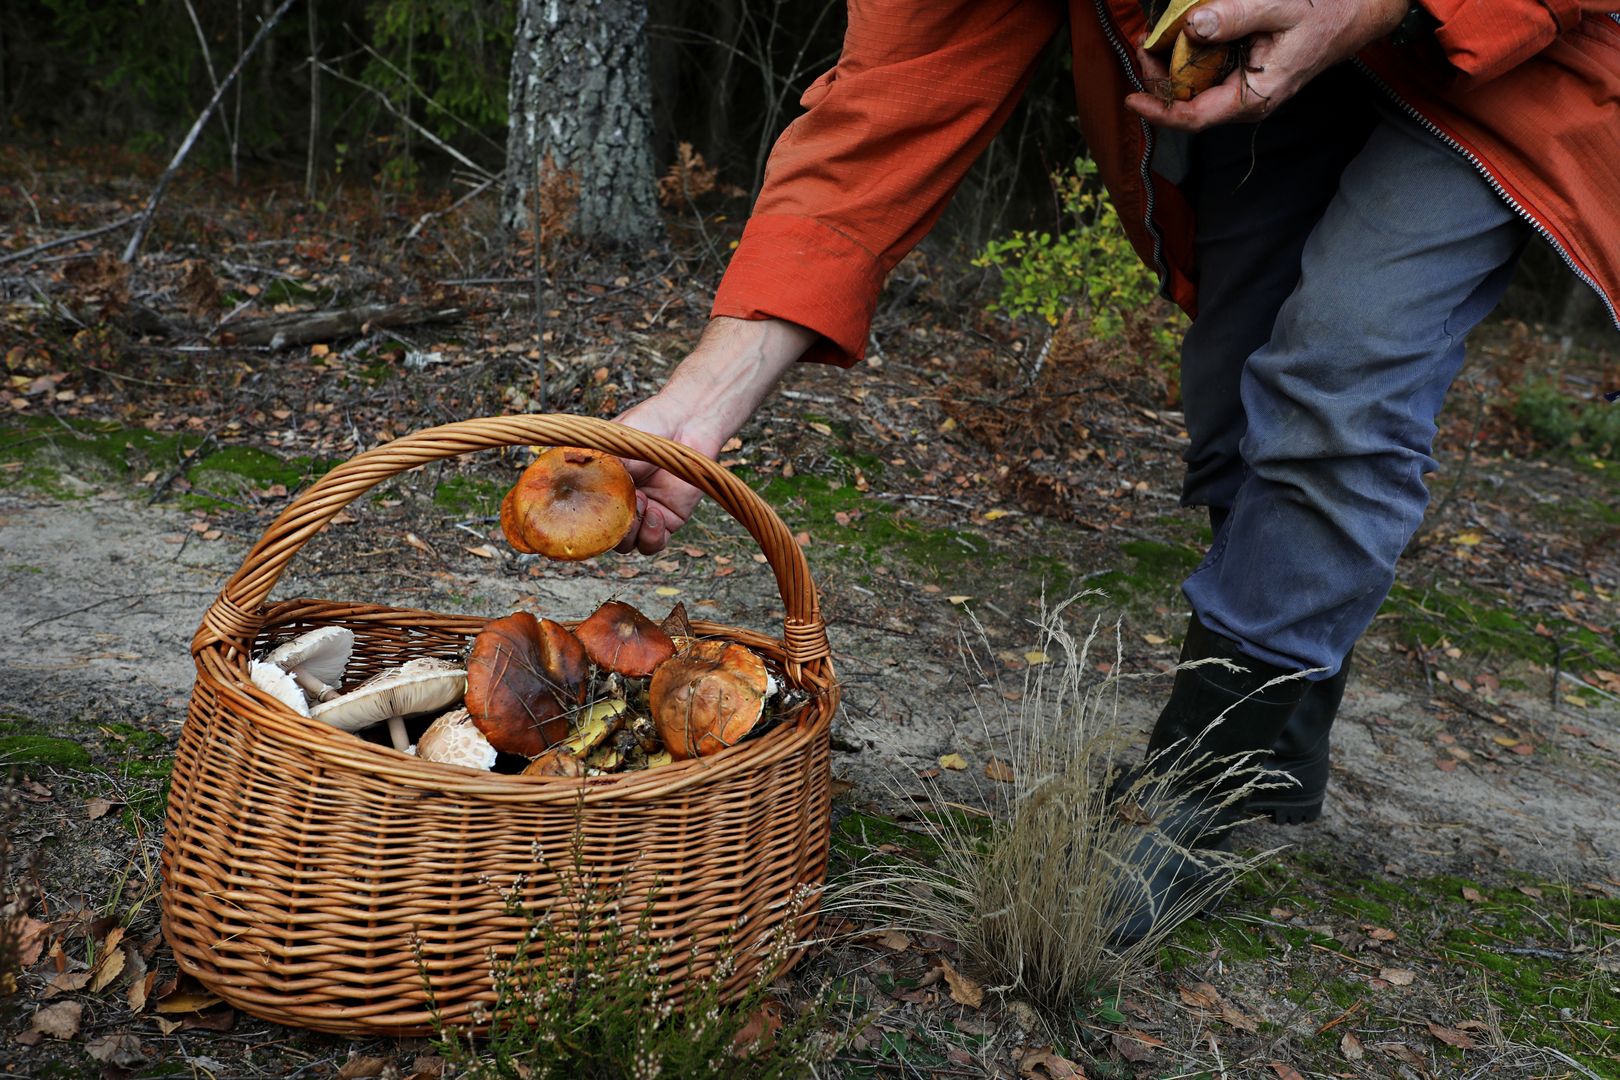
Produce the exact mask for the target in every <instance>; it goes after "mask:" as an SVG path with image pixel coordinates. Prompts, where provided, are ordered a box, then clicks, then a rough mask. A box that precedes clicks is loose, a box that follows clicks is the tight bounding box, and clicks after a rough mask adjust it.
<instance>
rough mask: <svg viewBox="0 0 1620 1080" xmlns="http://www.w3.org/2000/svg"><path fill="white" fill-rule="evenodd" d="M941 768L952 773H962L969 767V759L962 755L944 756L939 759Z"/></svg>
mask: <svg viewBox="0 0 1620 1080" xmlns="http://www.w3.org/2000/svg"><path fill="white" fill-rule="evenodd" d="M939 767H940V768H942V769H949V770H951V771H952V772H961V771H962V770H963V769H965V768H967V767H968V763H967V758H965V757H963V756H962V755H961V754H944V755H941V757H940V759H939Z"/></svg>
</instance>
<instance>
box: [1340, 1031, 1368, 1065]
mask: <svg viewBox="0 0 1620 1080" xmlns="http://www.w3.org/2000/svg"><path fill="white" fill-rule="evenodd" d="M1339 1053H1341V1054H1343V1055H1344V1059H1345V1060H1346V1061H1360V1060H1361V1059H1362V1058H1364V1057H1366V1056H1367V1051H1365V1050H1363V1049H1362V1048H1361V1040H1360V1039H1358V1038H1356V1033H1355V1032H1353V1031H1347V1032H1345V1033H1344V1037H1343V1038H1341V1039H1340V1040H1339Z"/></svg>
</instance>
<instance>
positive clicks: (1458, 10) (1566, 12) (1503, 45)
mask: <svg viewBox="0 0 1620 1080" xmlns="http://www.w3.org/2000/svg"><path fill="white" fill-rule="evenodd" d="M1423 6H1424V7H1425V8H1427V9H1428V10H1429V12H1430V13H1431V14H1432V15H1434V17H1435V18H1436V19H1437V20H1438V21H1439V23H1440V25H1439V26H1438V27H1436V28H1435V32H1434V36H1435V40H1436V41H1438V42H1439V44H1440V48H1441V51H1442V52H1444V53H1445V56H1446V59H1447V60H1449V61H1450V62H1451V64H1452V66H1453V67H1455V68H1456V69H1457V70H1458V71H1460V72H1461V73H1462V75H1463V78H1464V79H1465V80H1466V81H1470V82H1484V81H1485V80H1488V79H1494V78H1496V77H1497V76H1498V75H1500V74H1502V73H1503V72H1505V71H1508V70H1510V69H1511V68H1514V67H1516V66H1518V65H1519V64H1522V63H1523V62H1524V61H1526V60H1528V59H1530V57H1532V56H1534V55H1535V54H1536V53H1538V52H1540V51H1541V50H1542V49H1545V48H1546V47H1547V46H1548V45H1551V44H1552V43H1553V41H1554V39H1556V38H1557V37H1558V36H1559V35H1560V34H1562V33H1564V32H1566V31H1568V30H1570V29H1572V28H1573V27H1574V26H1575V24H1576V23H1578V22H1579V21H1580V19H1581V0H1506V2H1503V0H1423Z"/></svg>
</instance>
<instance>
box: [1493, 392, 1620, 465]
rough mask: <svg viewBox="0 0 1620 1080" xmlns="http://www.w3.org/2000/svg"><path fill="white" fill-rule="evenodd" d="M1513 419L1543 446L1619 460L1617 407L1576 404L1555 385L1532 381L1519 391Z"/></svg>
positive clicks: (1601, 403) (1619, 410)
mask: <svg viewBox="0 0 1620 1080" xmlns="http://www.w3.org/2000/svg"><path fill="white" fill-rule="evenodd" d="M1513 417H1514V419H1515V420H1516V421H1517V422H1518V423H1519V424H1520V426H1522V427H1523V428H1524V429H1525V430H1526V431H1527V432H1529V433H1530V435H1531V436H1532V437H1533V438H1534V439H1535V440H1536V441H1537V442H1539V443H1541V444H1542V445H1543V446H1547V447H1551V448H1553V449H1578V450H1581V451H1582V452H1584V453H1588V454H1591V455H1592V456H1593V457H1598V458H1620V405H1611V404H1609V403H1608V402H1604V401H1598V400H1593V401H1587V402H1577V401H1576V400H1574V399H1572V398H1570V397H1569V396H1567V395H1566V394H1565V393H1564V392H1563V391H1562V390H1560V389H1559V387H1558V384H1557V383H1555V382H1551V381H1548V380H1545V379H1536V380H1532V381H1530V382H1527V383H1525V385H1524V386H1523V387H1522V388H1521V389H1520V390H1519V396H1518V400H1517V401H1516V402H1515V403H1514V406H1513Z"/></svg>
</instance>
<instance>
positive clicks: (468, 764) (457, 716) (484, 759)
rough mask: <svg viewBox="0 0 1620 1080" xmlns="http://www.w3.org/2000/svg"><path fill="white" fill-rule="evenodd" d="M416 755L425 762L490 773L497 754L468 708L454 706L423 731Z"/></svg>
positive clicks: (418, 741)
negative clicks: (454, 707)
mask: <svg viewBox="0 0 1620 1080" xmlns="http://www.w3.org/2000/svg"><path fill="white" fill-rule="evenodd" d="M416 756H417V757H419V758H421V759H422V760H423V761H437V762H441V763H443V764H445V765H460V766H462V767H463V768H467V769H481V770H482V771H484V772H488V771H489V770H490V769H493V768H494V767H495V758H496V753H495V748H494V747H493V746H491V745H490V744H489V740H488V739H486V738H484V735H483V733H482V732H480V731H479V730H478V725H476V724H474V723H473V722H472V717H471V716H469V715H467V710H466V709H452V710H451V711H450V712H447V713H445V714H444V715H443V716H440V717H439V718H438V719H437V720H434V721H433V723H431V724H429V725H428V729H427V730H426V731H424V732H422V737H421V738H420V739H418V740H417V741H416Z"/></svg>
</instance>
